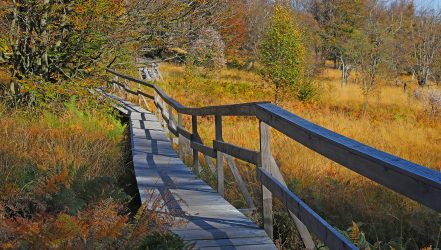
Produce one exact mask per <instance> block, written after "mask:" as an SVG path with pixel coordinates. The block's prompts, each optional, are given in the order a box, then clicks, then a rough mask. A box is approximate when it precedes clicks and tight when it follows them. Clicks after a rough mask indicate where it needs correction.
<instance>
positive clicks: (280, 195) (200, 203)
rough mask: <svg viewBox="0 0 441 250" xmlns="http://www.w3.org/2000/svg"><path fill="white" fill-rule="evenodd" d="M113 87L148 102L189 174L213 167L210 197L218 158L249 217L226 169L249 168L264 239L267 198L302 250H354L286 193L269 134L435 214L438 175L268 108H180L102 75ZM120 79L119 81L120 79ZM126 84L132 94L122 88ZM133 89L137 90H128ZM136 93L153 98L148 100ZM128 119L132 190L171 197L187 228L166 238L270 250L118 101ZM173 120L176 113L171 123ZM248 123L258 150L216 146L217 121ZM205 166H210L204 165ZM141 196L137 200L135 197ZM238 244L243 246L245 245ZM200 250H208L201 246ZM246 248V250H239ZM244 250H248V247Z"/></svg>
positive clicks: (159, 93) (269, 211)
mask: <svg viewBox="0 0 441 250" xmlns="http://www.w3.org/2000/svg"><path fill="white" fill-rule="evenodd" d="M107 72H109V73H111V74H112V76H113V80H109V81H108V84H109V85H108V87H110V86H112V85H113V90H117V89H118V90H120V91H122V93H123V94H124V95H125V97H126V99H127V98H128V95H129V94H130V95H131V97H136V98H137V99H138V102H139V103H140V102H141V101H143V102H144V104H146V105H149V104H148V101H147V100H146V98H147V99H150V100H152V101H153V105H154V110H155V113H156V116H157V117H161V119H163V121H162V124H163V126H164V127H165V128H167V129H168V131H169V132H170V133H171V134H173V135H174V136H176V137H179V140H178V142H179V143H178V145H179V152H180V153H181V152H182V150H181V149H182V145H183V142H184V140H181V139H184V138H185V139H186V140H187V141H188V142H189V144H190V148H191V151H192V155H193V156H192V159H193V168H194V169H195V171H196V172H199V170H200V168H199V164H198V162H199V155H200V154H203V155H204V157H207V158H213V159H216V166H214V165H213V164H211V165H210V170H211V171H212V172H213V173H216V179H217V183H218V186H217V191H218V193H219V194H223V193H224V189H225V188H224V183H225V178H224V171H225V169H224V167H225V166H224V160H223V159H224V158H226V159H227V162H228V166H229V167H230V170H231V171H232V173H233V175H234V177H235V180H236V183H237V184H238V187H239V189H240V191H241V193H242V195H243V197H244V199H245V201H246V202H247V206H248V208H250V209H253V208H255V205H254V203H253V201H252V198H251V196H250V193H249V191H248V190H247V186H246V185H245V183H244V181H243V179H242V178H241V176H240V173H239V171H237V167H236V166H235V165H234V161H233V157H234V158H236V159H239V160H242V161H244V162H247V163H249V164H250V165H254V166H255V171H256V178H257V181H258V184H259V185H260V190H261V197H260V198H261V201H262V203H261V204H262V206H261V208H262V209H261V212H262V219H263V227H264V229H265V232H266V235H268V236H269V238H273V235H274V232H273V228H274V222H273V215H274V213H273V198H275V199H278V200H279V201H281V203H280V204H283V205H284V207H285V208H286V209H288V211H289V214H290V217H291V218H292V219H293V222H294V224H295V226H296V228H297V231H298V232H299V235H300V237H301V238H302V241H303V244H304V247H305V249H316V248H317V246H316V243H317V240H314V239H313V235H311V233H313V234H314V235H315V237H316V239H318V240H319V241H320V244H324V245H326V246H327V247H329V248H330V249H338V250H340V249H353V250H355V249H357V246H355V245H354V243H353V242H351V241H350V240H349V239H348V238H346V237H345V236H344V235H342V234H341V233H340V232H339V231H338V230H337V229H336V228H334V227H333V226H332V225H330V224H329V223H328V222H327V221H326V220H324V219H323V218H321V217H320V216H319V215H318V214H317V213H316V212H315V211H314V210H313V209H312V208H310V207H309V206H308V205H307V204H306V203H305V202H303V201H302V200H301V199H300V197H298V196H297V195H296V194H294V193H293V192H292V191H291V190H289V188H288V187H287V186H286V183H285V180H284V178H283V175H282V173H281V171H280V168H279V166H278V165H277V162H276V160H275V159H274V157H273V155H272V152H271V143H270V142H271V130H275V131H278V132H279V133H281V134H284V135H285V136H287V137H289V138H290V139H292V140H294V141H296V142H298V143H300V144H302V145H303V146H305V147H307V148H309V149H311V150H313V151H315V152H317V153H319V154H321V155H322V156H325V157H327V158H328V159H330V160H332V161H334V162H335V163H338V164H340V165H341V166H342V167H345V168H347V169H349V170H352V171H354V172H355V173H358V174H360V175H362V176H364V177H366V178H368V179H370V180H372V181H374V182H376V183H378V184H380V185H382V186H384V187H387V188H389V189H391V190H393V191H395V192H397V193H399V194H402V195H404V196H406V197H408V198H410V199H413V200H414V201H417V202H419V203H420V204H422V205H424V206H427V207H428V208H431V209H433V210H435V211H437V212H441V172H439V171H437V170H434V169H430V168H428V167H425V166H421V165H418V164H416V163H413V162H410V161H407V160H405V159H402V158H399V157H397V156H394V155H391V154H388V153H386V152H383V151H380V150H378V149H375V148H372V147H370V146H368V145H365V144H362V143H360V142H357V141H355V140H353V139H351V138H348V137H345V136H342V135H340V134H337V133H335V132H333V131H330V130H328V129H326V128H323V127H320V126H318V125H316V124H314V123H311V122H309V121H307V120H304V119H302V118H301V117H299V116H296V115H295V114H293V113H291V112H289V111H287V110H285V109H283V108H280V107H278V106H276V105H273V104H271V103H268V102H254V103H240V104H229V105H218V106H206V107H187V106H184V105H182V104H180V103H179V102H178V101H176V100H175V99H173V98H172V97H170V96H168V95H167V94H166V93H165V92H164V91H163V90H162V89H161V88H160V87H159V86H158V85H156V84H155V83H154V82H147V81H143V80H140V79H137V78H135V77H132V76H129V75H125V74H121V73H119V72H117V71H116V70H112V69H107ZM120 78H121V79H120ZM130 83H131V84H132V87H130ZM134 83H135V84H137V86H138V88H137V90H134V89H133V84H134ZM141 86H143V87H146V88H148V89H150V90H153V95H152V94H148V93H145V92H143V91H142V89H141ZM119 101H121V103H122V105H123V106H125V108H126V110H128V111H127V114H128V115H129V116H130V117H131V124H132V125H131V126H132V132H133V133H132V136H133V138H132V143H133V146H134V151H133V152H134V162H135V170H136V171H137V175H138V184H139V185H140V190H143V188H144V189H145V190H148V191H147V192H156V195H158V196H159V197H166V196H169V197H172V200H171V201H172V202H170V204H167V208H168V209H169V211H174V210H175V211H177V212H178V213H181V214H182V215H185V216H180V217H184V218H186V220H187V221H189V223H188V225H187V226H185V227H176V228H174V229H173V230H174V231H175V232H177V233H178V234H180V235H181V236H183V237H184V239H186V240H191V239H194V240H195V241H196V242H197V244H198V245H197V246H198V247H205V246H207V247H208V246H210V247H211V246H213V247H215V248H216V247H218V248H225V249H228V248H233V249H236V248H237V247H236V246H235V245H236V244H237V245H238V246H241V247H243V248H250V249H257V248H263V249H270V248H274V245H272V243H271V241H270V240H269V238H267V237H266V236H265V234H264V233H263V232H262V230H260V229H258V228H257V227H256V226H255V225H254V224H252V223H251V222H250V221H249V220H247V219H246V218H245V216H243V215H242V214H240V213H239V212H238V211H237V210H236V209H235V208H233V207H232V206H231V205H230V204H228V202H226V201H225V200H224V199H222V198H221V196H220V195H217V194H216V193H214V191H213V190H212V189H211V188H210V187H208V186H207V185H206V184H205V183H204V182H202V181H201V180H198V179H197V178H196V177H195V176H194V175H193V174H192V173H191V172H189V170H188V169H187V168H186V167H185V166H184V165H182V162H181V161H180V160H179V159H178V157H177V156H176V153H175V152H174V151H173V149H172V146H170V142H169V141H168V140H167V138H166V135H165V133H164V131H163V130H162V127H161V125H160V122H158V120H157V119H156V117H155V116H154V115H153V114H152V113H149V112H147V111H145V110H142V109H140V108H138V107H136V106H134V105H133V104H130V103H127V102H124V101H123V100H121V99H119ZM173 112H176V113H177V117H178V119H175V118H174V116H173ZM183 115H186V116H191V130H187V129H186V128H184V127H183V125H182V116H183ZM207 116H209V117H210V116H211V117H213V118H214V125H215V138H213V141H212V142H213V144H212V146H208V145H205V144H204V143H203V141H202V140H201V138H200V135H199V133H198V117H207ZM228 116H233V117H240V116H247V117H254V118H255V119H256V120H258V124H259V144H260V147H259V150H258V151H255V150H251V149H248V148H243V147H240V146H238V145H235V144H234V143H228V142H225V141H224V140H223V132H222V127H223V126H222V117H228ZM208 162H211V161H208ZM143 195H145V194H143ZM245 242H246V243H245ZM206 244H208V245H206ZM243 244H248V245H245V246H244V245H243ZM249 244H251V245H249Z"/></svg>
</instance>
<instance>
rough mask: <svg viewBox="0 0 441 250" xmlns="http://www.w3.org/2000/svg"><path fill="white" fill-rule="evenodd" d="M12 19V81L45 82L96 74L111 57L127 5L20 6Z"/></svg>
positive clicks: (55, 2) (49, 2) (49, 0)
mask: <svg viewBox="0 0 441 250" xmlns="http://www.w3.org/2000/svg"><path fill="white" fill-rule="evenodd" d="M8 11H9V13H8V14H7V18H6V23H7V27H8V31H9V37H8V46H9V47H10V49H11V54H10V55H9V56H8V58H7V60H8V64H9V65H11V69H12V75H13V76H14V77H15V78H17V79H21V78H27V77H28V76H30V75H37V76H40V77H41V78H42V79H44V80H45V81H50V82H56V81H58V80H61V79H72V78H75V77H77V76H81V75H84V74H87V73H88V72H90V70H91V69H92V67H94V66H95V65H97V63H98V62H99V61H100V60H101V59H102V58H103V57H104V56H105V55H106V52H107V51H108V48H109V46H108V45H109V43H108V40H111V37H110V36H111V34H112V31H113V29H114V26H116V25H117V24H118V22H119V21H120V20H119V18H121V17H122V16H123V14H124V6H123V3H122V1H110V0H98V1H93V0H78V1H59V0H32V1H26V0H15V1H12V4H11V7H10V8H9V10H8Z"/></svg>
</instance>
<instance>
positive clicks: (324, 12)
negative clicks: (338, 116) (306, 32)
mask: <svg viewBox="0 0 441 250" xmlns="http://www.w3.org/2000/svg"><path fill="white" fill-rule="evenodd" d="M309 9H310V12H311V13H312V14H313V15H314V17H315V19H316V20H317V22H318V23H319V25H320V27H321V33H320V34H321V37H322V40H323V51H324V53H325V54H326V57H327V58H329V59H331V60H333V61H334V65H335V67H337V66H339V68H340V69H341V71H342V72H341V75H342V77H341V81H342V86H344V85H345V84H347V81H348V78H349V70H350V68H351V67H352V66H353V65H351V64H353V58H352V54H351V51H347V50H346V47H347V45H348V43H350V39H351V36H352V34H353V33H354V31H355V30H356V29H358V28H360V26H361V24H362V21H363V20H362V19H363V18H362V17H363V11H364V1H361V0H355V1H354V0H313V1H312V3H311V4H310V7H309Z"/></svg>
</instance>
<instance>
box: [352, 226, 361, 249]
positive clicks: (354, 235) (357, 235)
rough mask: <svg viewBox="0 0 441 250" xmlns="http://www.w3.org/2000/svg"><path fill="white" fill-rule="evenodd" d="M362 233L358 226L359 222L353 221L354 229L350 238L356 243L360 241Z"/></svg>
mask: <svg viewBox="0 0 441 250" xmlns="http://www.w3.org/2000/svg"><path fill="white" fill-rule="evenodd" d="M360 234H361V231H360V228H359V227H358V225H357V223H355V222H354V221H352V230H351V235H350V238H351V240H352V241H353V242H354V243H355V244H357V243H358V240H359V238H360Z"/></svg>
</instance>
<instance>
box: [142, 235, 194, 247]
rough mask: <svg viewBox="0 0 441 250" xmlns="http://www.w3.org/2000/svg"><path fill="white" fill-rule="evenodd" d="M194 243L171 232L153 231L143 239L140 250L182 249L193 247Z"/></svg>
mask: <svg viewBox="0 0 441 250" xmlns="http://www.w3.org/2000/svg"><path fill="white" fill-rule="evenodd" d="M193 245H194V244H193V243H191V242H184V241H183V240H182V239H181V238H180V237H179V236H177V235H176V234H173V233H171V232H167V233H165V234H160V233H153V234H149V235H147V236H145V237H144V238H143V239H141V241H140V244H139V246H138V247H137V249H138V250H181V249H193Z"/></svg>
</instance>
